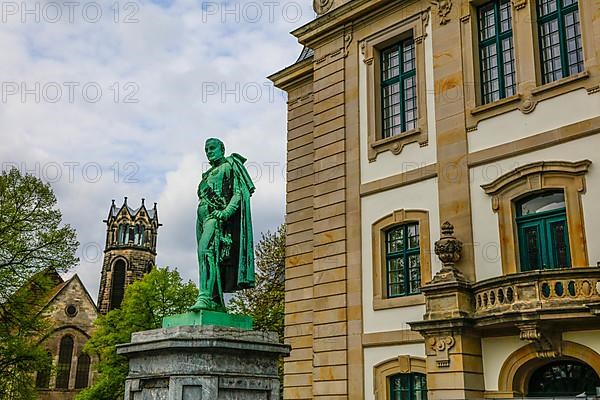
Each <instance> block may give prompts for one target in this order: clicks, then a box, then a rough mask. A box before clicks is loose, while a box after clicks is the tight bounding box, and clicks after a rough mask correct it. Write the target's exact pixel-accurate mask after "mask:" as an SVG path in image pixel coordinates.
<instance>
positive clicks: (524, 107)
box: [467, 71, 597, 132]
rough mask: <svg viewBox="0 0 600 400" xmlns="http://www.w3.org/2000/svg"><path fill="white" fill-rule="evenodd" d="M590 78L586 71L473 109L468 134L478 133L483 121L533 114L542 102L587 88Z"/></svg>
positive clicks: (590, 90) (589, 91) (591, 89)
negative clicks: (498, 117) (516, 111)
mask: <svg viewBox="0 0 600 400" xmlns="http://www.w3.org/2000/svg"><path fill="white" fill-rule="evenodd" d="M589 78H590V73H589V71H584V72H581V73H579V74H577V75H571V76H569V77H566V78H563V79H560V80H558V81H554V82H550V83H547V84H545V85H541V86H537V87H534V88H532V89H531V90H529V91H525V92H524V93H519V94H517V95H515V96H511V97H507V98H505V99H502V100H498V101H495V102H493V103H489V104H485V105H481V106H476V107H473V108H472V109H471V110H470V112H469V113H468V114H467V132H474V131H476V130H477V126H478V124H479V122H481V121H483V120H486V119H490V118H493V117H497V116H499V115H502V114H505V113H508V112H511V111H514V110H520V111H521V112H522V113H523V114H529V113H532V112H533V111H534V110H535V108H536V106H537V104H538V103H539V102H540V101H543V100H548V99H551V98H553V97H556V96H560V95H562V94H566V93H569V92H572V91H574V90H577V89H580V88H586V85H585V84H584V83H583V82H584V81H586V80H587V79H589ZM596 81H597V79H595V78H594V82H592V85H593V84H594V83H595V82H596ZM586 90H587V91H588V94H589V93H593V90H594V87H592V88H586Z"/></svg>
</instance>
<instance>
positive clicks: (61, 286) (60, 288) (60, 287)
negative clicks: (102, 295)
mask: <svg viewBox="0 0 600 400" xmlns="http://www.w3.org/2000/svg"><path fill="white" fill-rule="evenodd" d="M74 282H77V283H79V284H80V285H81V287H83V290H84V292H85V294H86V297H87V298H88V300H89V302H90V303H92V305H93V306H94V308H95V309H96V311H98V307H97V306H96V303H94V300H92V296H90V293H89V292H88V290H87V288H86V287H85V285H84V284H83V282H82V281H81V279H80V278H79V275H77V274H75V275H73V276H72V277H71V279H69V280H68V281H64V280H63V282H62V283H59V284H58V285H56V286H55V287H54V288H52V290H51V291H50V296H49V298H48V301H47V302H46V305H45V306H44V307H43V308H42V310H43V309H44V308H46V307H48V305H49V304H50V303H52V302H53V301H54V299H55V298H57V297H58V296H59V295H60V293H61V292H62V291H63V290H64V289H65V288H66V287H68V286H69V285H70V284H71V283H74Z"/></svg>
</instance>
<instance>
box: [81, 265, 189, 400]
mask: <svg viewBox="0 0 600 400" xmlns="http://www.w3.org/2000/svg"><path fill="white" fill-rule="evenodd" d="M197 294H198V289H197V288H196V286H195V285H194V284H193V283H192V282H187V283H184V282H183V281H182V279H181V276H180V275H179V272H177V270H169V269H168V267H167V268H154V269H153V270H152V271H151V272H150V273H148V274H147V275H146V276H144V278H143V279H141V280H140V281H137V282H134V283H133V284H131V285H129V286H128V287H127V289H126V290H125V297H124V298H123V302H122V303H121V308H120V309H115V310H112V311H110V312H109V313H108V314H106V315H103V316H100V317H99V318H98V319H97V320H96V321H95V323H94V324H95V325H96V331H95V332H94V334H93V335H92V337H91V339H90V340H89V341H88V342H87V343H86V345H85V348H84V350H85V351H86V352H87V353H89V354H91V355H95V356H97V357H99V358H100V362H99V363H98V365H97V368H98V372H99V379H98V381H97V382H96V383H95V384H94V385H93V386H92V387H90V388H88V389H86V390H84V391H83V392H81V393H80V394H79V395H78V396H77V399H78V400H117V399H122V398H123V394H124V384H125V377H126V376H127V373H128V362H127V358H126V357H124V356H121V355H117V345H118V344H122V343H127V342H129V341H130V339H131V334H132V333H134V332H139V331H145V330H149V329H156V328H160V327H161V325H162V319H163V317H165V316H167V315H173V314H179V313H183V312H186V311H187V309H188V308H189V307H190V306H191V305H192V304H194V301H195V300H196V295H197Z"/></svg>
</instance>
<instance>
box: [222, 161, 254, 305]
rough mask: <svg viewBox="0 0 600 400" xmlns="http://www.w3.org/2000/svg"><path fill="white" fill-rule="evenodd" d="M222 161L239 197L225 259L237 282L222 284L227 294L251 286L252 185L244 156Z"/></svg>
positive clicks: (252, 248) (252, 254)
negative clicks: (230, 245) (227, 168)
mask: <svg viewBox="0 0 600 400" xmlns="http://www.w3.org/2000/svg"><path fill="white" fill-rule="evenodd" d="M226 160H227V162H228V163H229V164H230V165H231V168H232V170H233V177H234V179H235V180H236V184H237V187H238V189H239V190H240V193H241V196H242V199H241V201H240V207H239V208H238V210H237V211H236V213H235V214H234V215H233V216H232V223H233V225H234V226H233V227H232V228H233V229H232V234H233V247H232V249H231V250H232V252H231V254H230V260H229V261H230V263H231V264H230V266H229V267H230V268H231V267H233V268H232V269H233V270H234V271H236V272H237V279H230V280H226V281H225V282H223V284H224V287H223V291H224V292H228V293H230V292H234V291H236V290H240V289H247V288H252V287H254V243H253V240H252V235H253V233H252V216H251V215H250V196H252V193H253V192H254V183H252V179H251V178H250V175H249V174H248V171H247V170H246V167H245V166H244V163H245V162H246V159H245V158H244V157H242V156H241V155H239V154H237V153H232V154H231V155H230V156H229V157H226ZM236 255H237V257H236ZM231 272H233V271H231ZM226 275H229V274H227V273H226Z"/></svg>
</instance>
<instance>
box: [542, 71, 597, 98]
mask: <svg viewBox="0 0 600 400" xmlns="http://www.w3.org/2000/svg"><path fill="white" fill-rule="evenodd" d="M589 77H590V73H589V72H588V71H583V72H580V73H578V74H576V75H571V76H567V77H566V78H562V79H559V80H557V81H554V82H550V83H546V84H544V85H541V86H538V87H536V88H534V89H533V90H532V91H531V94H533V95H536V94H540V93H544V92H547V91H549V90H552V89H554V88H557V87H560V86H564V85H568V84H569V83H572V82H577V81H580V80H583V79H587V78H589Z"/></svg>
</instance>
